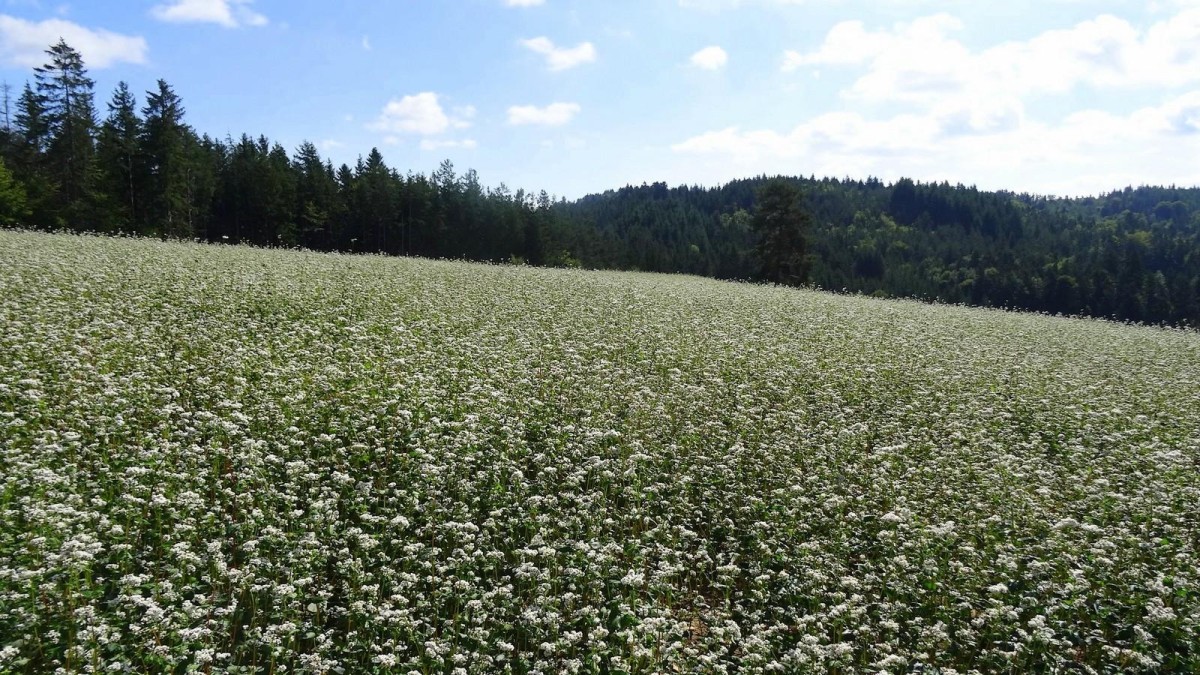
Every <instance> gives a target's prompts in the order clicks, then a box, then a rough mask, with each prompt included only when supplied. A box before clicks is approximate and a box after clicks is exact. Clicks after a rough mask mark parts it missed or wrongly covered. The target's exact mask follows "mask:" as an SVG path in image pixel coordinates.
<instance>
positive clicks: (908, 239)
mask: <svg viewBox="0 0 1200 675" xmlns="http://www.w3.org/2000/svg"><path fill="white" fill-rule="evenodd" d="M0 112H2V114H3V119H2V120H0V124H2V126H0V225H3V226H7V227H26V228H35V229H47V230H61V229H66V230H78V231H90V232H103V233H127V234H138V235H145V236H156V237H170V238H185V239H202V240H207V241H222V242H229V243H250V244H256V245H269V246H287V247H293V246H298V247H305V248H310V249H316V250H339V251H358V252H383V253H388V254H400V255H421V256H432V257H452V258H466V259H471V260H483V261H495V262H508V261H521V262H526V263H529V264H535V265H571V266H584V267H596V268H617V269H639V270H646V271H656V272H683V273H690V274H700V275H706V276H713V277H718V278H727V279H750V280H755V279H765V278H769V276H770V275H769V274H767V268H768V267H769V266H770V256H769V255H765V254H764V251H765V249H764V247H763V246H762V245H761V243H762V241H763V240H764V232H763V231H762V228H761V227H756V223H757V222H758V219H756V218H755V212H756V207H758V206H759V204H758V203H757V202H756V198H757V195H761V194H764V190H763V188H764V187H765V186H766V185H767V184H768V183H769V181H768V178H767V177H765V176H763V177H758V178H752V179H746V180H739V181H734V182H731V183H729V184H726V185H723V186H720V187H715V188H702V187H694V186H692V187H689V186H680V187H675V188H672V187H669V186H667V185H666V184H665V183H655V184H653V185H641V186H628V187H625V188H622V189H619V190H615V191H608V192H605V193H603V194H597V195H590V196H587V197H584V198H582V199H579V200H576V201H573V202H568V201H566V200H557V201H556V200H554V199H553V198H551V197H550V196H549V195H548V194H546V193H545V192H544V191H543V192H541V193H538V194H536V195H534V194H532V193H528V192H525V191H523V190H517V191H515V192H513V191H511V190H509V189H508V188H507V187H505V186H504V185H503V184H501V185H500V186H499V187H496V188H487V187H484V186H483V185H482V184H481V183H480V179H479V176H478V175H477V174H476V173H475V172H474V171H471V170H468V171H466V172H465V173H463V174H461V175H460V174H458V173H457V172H456V171H455V168H454V166H453V165H452V164H451V163H450V162H448V161H447V162H443V163H442V164H441V166H440V167H439V168H438V169H437V170H435V171H433V172H432V173H431V174H429V175H425V174H421V173H414V172H412V171H408V172H405V173H402V172H401V171H399V170H398V169H396V168H394V167H389V166H388V165H387V164H386V163H385V162H384V159H383V157H382V155H381V154H380V153H379V151H378V150H377V149H373V150H371V152H370V153H368V155H367V156H366V157H365V158H360V159H359V161H357V162H356V163H355V165H354V166H349V165H345V164H343V165H341V166H337V167H335V166H334V165H333V164H332V163H331V162H330V161H328V160H327V159H324V158H322V157H321V155H320V153H319V152H318V150H317V148H316V147H315V146H314V145H313V144H312V143H303V144H302V145H300V146H299V147H298V148H295V149H294V150H293V151H291V152H289V150H288V149H287V148H284V147H283V146H282V145H280V144H279V143H273V142H271V141H270V140H269V139H268V138H267V137H266V136H257V137H255V136H250V135H243V136H241V137H240V138H232V137H226V138H223V139H215V138H211V137H210V136H208V135H207V134H201V133H198V132H197V131H196V130H194V129H192V128H191V127H190V126H189V125H188V123H187V120H186V113H185V108H184V105H183V101H182V99H181V97H180V95H179V94H178V93H176V91H175V90H174V88H173V87H171V85H170V84H168V83H167V82H166V81H163V80H159V81H158V82H157V83H156V84H155V86H154V87H152V88H151V89H150V90H149V91H147V92H146V93H145V95H144V96H143V97H142V100H141V101H139V100H138V97H137V95H135V93H134V91H133V89H132V88H131V87H130V86H129V85H128V84H126V83H121V84H120V85H119V86H118V87H117V89H116V91H114V92H113V93H112V95H111V97H110V98H109V99H108V100H107V102H105V103H104V104H103V105H98V104H97V103H96V101H95V92H94V83H93V82H92V80H91V79H90V78H89V77H88V75H87V70H86V67H85V64H84V63H83V59H82V58H81V56H80V55H79V53H78V52H76V51H75V50H73V49H72V48H71V47H70V46H68V45H67V44H66V43H64V42H61V41H60V42H59V43H58V44H56V45H54V46H53V47H51V48H50V49H49V50H48V51H47V64H46V65H45V66H42V67H39V68H36V69H35V70H34V73H33V79H32V82H29V83H26V84H25V85H24V87H23V88H21V90H20V91H19V93H18V92H17V91H16V90H15V89H13V88H10V87H9V86H8V85H6V86H5V89H4V98H3V110H2V111H0ZM785 180H786V181H788V182H790V183H792V184H793V185H795V186H797V187H799V188H800V189H801V191H802V192H803V194H804V208H805V210H806V213H807V218H806V219H805V220H806V222H807V226H806V231H805V232H804V233H803V235H804V236H803V241H802V242H800V245H802V246H803V247H804V248H803V250H805V251H806V254H805V255H804V260H803V264H802V265H800V264H799V263H797V265H796V268H797V269H800V268H801V267H802V268H803V270H804V274H803V275H793V276H791V277H789V279H788V280H790V281H798V280H800V279H801V278H804V279H806V280H807V281H808V282H809V283H811V284H814V285H816V286H819V287H822V288H827V289H834V290H845V291H850V292H861V293H868V294H876V295H881V296H911V297H919V298H926V299H931V300H940V301H944V302H956V303H969V304H977V305H988V306H1003V307H1011V308H1018V309H1030V310H1036V311H1045V312H1055V313H1063V314H1085V315H1091V316H1102V317H1115V318H1119V319H1125V320H1132V321H1144V322H1153V323H1159V322H1165V323H1176V324H1184V323H1186V324H1190V325H1200V189H1196V188H1175V187H1141V188H1136V189H1134V188H1126V189H1124V190H1121V191H1117V192H1113V193H1110V194H1107V195H1103V196H1099V197H1093V198H1075V199H1061V198H1052V197H1040V196H1031V195H1025V194H1014V193H1009V192H986V191H980V190H977V189H975V188H974V187H967V186H963V185H949V184H947V183H940V184H936V183H928V184H921V183H917V182H914V181H911V180H907V179H902V180H900V181H897V182H896V183H894V184H885V183H883V182H881V181H879V180H876V179H867V180H865V181H862V180H850V179H846V180H838V179H830V178H826V179H816V178H815V177H809V178H802V177H795V178H787V179H785ZM759 210H760V211H761V209H759Z"/></svg>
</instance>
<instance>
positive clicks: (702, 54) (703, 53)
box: [691, 45, 729, 70]
mask: <svg viewBox="0 0 1200 675" xmlns="http://www.w3.org/2000/svg"><path fill="white" fill-rule="evenodd" d="M691 62H692V65H693V66H696V67H697V68H702V69H704V70H720V69H722V68H724V67H725V64H726V63H728V62H729V54H728V53H726V51H725V50H724V49H721V48H720V47H718V46H716V45H713V46H711V47H705V48H704V49H701V50H700V51H698V52H696V53H695V54H692V58H691Z"/></svg>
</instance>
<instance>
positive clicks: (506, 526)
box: [0, 232, 1200, 674]
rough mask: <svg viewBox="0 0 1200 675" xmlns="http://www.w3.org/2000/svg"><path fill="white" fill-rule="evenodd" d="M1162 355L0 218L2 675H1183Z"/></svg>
mask: <svg viewBox="0 0 1200 675" xmlns="http://www.w3.org/2000/svg"><path fill="white" fill-rule="evenodd" d="M1198 363H1200V334H1198V333H1196V332H1194V331H1185V330H1169V329H1156V328H1144V327H1132V326H1125V325H1120V324H1115V323H1108V322H1102V321H1091V320H1075V319H1060V318H1051V317H1046V316H1040V315H1028V314H1018V313H1008V312H1001V311H993V310H983V309H966V308H959V307H946V306H932V305H925V304H921V303H917V302H913V301H896V300H875V299H866V298H861V297H846V296H835V295H828V294H822V293H816V292H810V291H801V290H793V289H784V288H774V287H766V286H757V285H749V284H736V283H726V282H719V281H714V280H709V279H703V278H699V277H685V276H662V275H653V274H641V273H628V272H582V271H573V270H558V269H541V268H525V267H512V266H494V265H481V264H467V263H451V262H433V261H425V260H419V259H406V258H390V257H383V256H345V255H334V254H316V253H296V252H287V251H279V250H259V249H251V248H243V247H228V246H210V245H196V244H176V243H169V244H168V243H158V242H153V241H148V240H121V239H105V238H95V237H82V236H68V235H47V234H31V233H19V232H0V672H29V673H42V672H53V671H54V670H55V669H56V668H62V669H64V671H65V672H85V671H88V670H92V671H94V672H99V671H120V672H185V671H191V670H195V671H198V672H206V673H209V672H211V673H250V672H257V673H282V672H285V671H286V672H306V673H362V672H380V673H382V672H397V673H409V672H417V673H443V672H444V673H456V674H457V673H484V672H513V673H535V672H541V673H559V672H566V673H569V672H580V673H622V672H624V673H651V672H661V673H673V672H741V673H772V672H773V673H784V672H786V673H793V672H878V671H881V670H882V671H886V672H906V671H909V670H912V669H916V668H919V667H925V668H930V667H934V666H937V667H942V668H945V669H947V670H946V671H945V672H951V671H950V670H949V669H951V668H952V669H954V670H956V671H958V672H967V671H970V670H976V671H979V672H1027V671H1038V670H1042V671H1045V670H1064V671H1065V670H1069V669H1071V668H1075V667H1079V668H1081V669H1082V671H1081V672H1117V671H1120V672H1136V671H1147V672H1165V671H1176V672H1196V671H1197V670H1200V649H1197V647H1196V645H1197V644H1200V550H1198V548H1200V510H1198V509H1197V508H1196V505H1197V504H1200V368H1197V364H1198Z"/></svg>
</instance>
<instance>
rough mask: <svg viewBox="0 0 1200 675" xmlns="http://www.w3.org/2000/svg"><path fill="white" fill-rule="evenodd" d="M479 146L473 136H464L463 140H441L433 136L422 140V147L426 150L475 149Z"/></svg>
mask: <svg viewBox="0 0 1200 675" xmlns="http://www.w3.org/2000/svg"><path fill="white" fill-rule="evenodd" d="M477 147H479V144H478V143H476V142H475V139H473V138H464V139H462V140H445V141H439V140H436V139H433V138H425V139H422V140H421V149H422V150H425V151H426V152H432V151H435V150H474V149H475V148H477Z"/></svg>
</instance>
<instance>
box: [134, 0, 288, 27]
mask: <svg viewBox="0 0 1200 675" xmlns="http://www.w3.org/2000/svg"><path fill="white" fill-rule="evenodd" d="M253 2H254V0H173V1H172V2H168V3H165V4H162V5H155V6H154V7H152V8H151V9H150V15H151V16H153V17H154V18H156V19H158V20H159V21H167V22H170V23H215V24H218V25H221V26H224V27H226V28H239V27H242V26H265V25H266V24H267V17H266V16H264V15H262V14H260V13H258V12H256V11H254V10H253V9H251V8H250V5H251V4H253Z"/></svg>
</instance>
